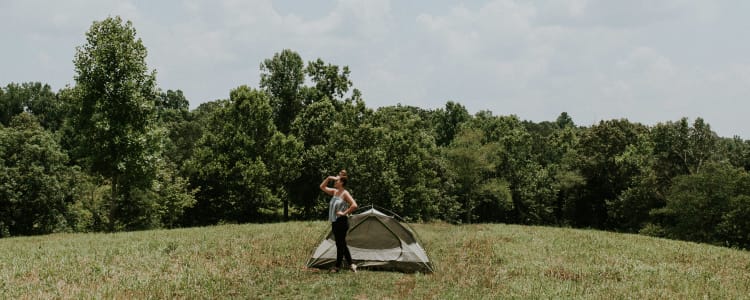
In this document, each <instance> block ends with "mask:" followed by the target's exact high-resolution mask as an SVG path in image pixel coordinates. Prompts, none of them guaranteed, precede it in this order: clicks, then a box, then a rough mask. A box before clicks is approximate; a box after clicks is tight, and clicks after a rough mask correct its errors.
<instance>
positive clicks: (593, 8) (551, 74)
mask: <svg viewBox="0 0 750 300" xmlns="http://www.w3.org/2000/svg"><path fill="white" fill-rule="evenodd" d="M748 12H750V1H745V0H737V1H677V0H658V1H654V0H622V1H619V0H607V1H595V0H570V1H567V0H548V1H525V0H494V1H493V0H487V1H445V0H437V1H436V0H432V1H387V0H383V1H380V0H372V1H370V0H326V1H291V0H284V1H271V0H257V1H241V0H218V1H217V0H215V1H152V0H145V1H135V0H117V1H101V0H100V1H93V0H92V1H83V0H67V1H56V0H50V1H34V0H0V28H2V29H1V30H0V41H2V44H1V45H0V85H2V86H5V85H6V84H8V83H10V82H27V81H40V82H43V83H49V84H50V85H52V87H53V89H55V90H58V89H60V88H62V87H64V86H65V85H66V84H70V85H74V84H75V82H74V80H73V76H74V73H75V71H74V68H73V63H72V60H73V55H74V53H75V48H76V47H77V46H80V45H83V43H84V42H85V33H86V32H87V31H88V29H89V28H90V26H91V24H92V22H93V21H95V20H102V19H104V18H106V17H108V16H117V15H119V16H121V17H122V18H123V19H126V20H131V21H132V22H133V24H134V27H135V28H136V30H137V35H138V37H140V38H141V39H142V40H143V43H144V44H145V46H146V48H147V49H148V51H149V55H148V58H147V63H148V65H149V67H150V68H152V69H155V70H156V71H157V82H158V85H159V87H161V88H162V89H164V90H167V89H180V90H182V91H183V92H184V93H185V95H186V97H187V98H188V99H189V100H190V104H191V108H195V107H197V106H198V105H199V104H200V103H203V102H207V101H212V100H216V99H226V98H228V97H229V96H228V95H229V91H230V90H231V89H233V88H235V87H237V86H239V85H243V84H247V85H249V86H251V87H257V86H258V81H259V65H260V63H261V61H262V60H264V59H266V58H270V57H272V56H273V54H274V53H277V52H280V51H281V50H283V49H287V48H288V49H292V50H294V51H296V52H297V53H299V54H300V55H301V56H302V59H303V60H305V61H310V60H314V59H316V58H322V59H323V60H324V61H326V62H329V63H333V64H336V65H340V66H343V65H348V66H349V67H350V69H351V71H352V74H351V78H352V80H353V82H354V86H355V87H356V88H359V89H360V90H361V91H362V92H363V95H364V99H365V102H366V103H367V105H368V106H369V107H372V108H377V107H381V106H387V105H395V104H398V103H401V104H404V105H412V106H419V107H422V108H439V107H444V105H445V103H446V102H447V101H449V100H452V101H455V102H459V103H461V104H463V105H464V106H466V108H467V109H468V110H469V111H470V112H471V113H475V112H477V111H479V110H490V111H492V112H493V113H494V114H495V115H509V114H515V115H517V116H518V117H519V118H521V119H524V120H532V121H535V122H540V121H552V120H555V118H556V117H557V116H558V115H559V114H560V113H561V112H563V111H565V112H568V114H570V116H572V118H573V120H574V122H575V123H576V124H578V125H583V126H588V125H591V124H594V123H596V122H598V121H599V120H606V119H613V118H627V119H629V120H630V121H633V122H641V123H644V124H647V125H654V124H656V123H658V122H666V121H674V120H678V119H680V118H681V117H688V118H689V119H690V121H691V122H692V121H693V120H694V119H695V118H696V117H702V118H703V119H705V120H706V121H707V122H708V123H709V124H710V125H711V127H712V129H713V130H714V131H716V132H717V133H718V134H719V135H721V136H725V137H731V136H734V135H740V136H741V137H742V138H744V139H749V138H750V122H747V121H745V119H746V117H747V116H748V115H750V34H749V33H750V18H748V17H747V16H748Z"/></svg>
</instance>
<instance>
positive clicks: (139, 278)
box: [0, 222, 750, 299]
mask: <svg viewBox="0 0 750 300" xmlns="http://www.w3.org/2000/svg"><path fill="white" fill-rule="evenodd" d="M413 227H414V228H415V229H416V230H417V231H418V232H419V234H420V236H421V238H422V241H423V244H424V247H425V248H426V249H427V251H428V254H429V255H430V257H431V259H432V260H433V262H434V264H435V267H436V272H435V273H433V274H402V273H397V272H382V271H367V270H363V271H361V272H359V273H357V274H353V273H351V272H340V273H335V274H331V273H327V272H325V271H319V270H315V269H312V270H308V269H306V268H305V262H306V260H307V258H308V256H309V255H310V252H311V250H312V248H313V247H315V246H316V245H317V243H318V242H319V241H318V239H319V238H320V237H321V235H322V234H323V232H324V231H325V230H327V229H328V224H327V223H326V222H290V223H280V224H264V225H223V226H215V227H204V228H190V229H178V230H155V231H142V232H127V233H116V234H54V235H48V236H40V237H23V238H10V239H2V240H0V294H1V295H2V298H21V299H23V298H27V299H39V298H118V299H120V298H170V299H172V298H190V299H192V298H266V299H275V298H355V299H383V298H390V299H401V298H416V299H424V298H440V299H458V298H461V299H469V298H580V299H602V298H633V299H665V298H667V299H675V298H682V299H684V298H690V299H695V298H710V299H716V298H722V299H741V298H749V297H750V253H749V252H745V251H738V250H732V249H726V248H720V247H714V246H709V245H701V244H694V243H686V242H679V241H671V240H663V239H654V238H650V237H645V236H639V235H627V234H617V233H610V232H601V231H593V230H576V229H566V228H546V227H528V226H515V225H487V224H481V225H463V226H455V225H448V224H443V223H436V224H417V225H414V226H413Z"/></svg>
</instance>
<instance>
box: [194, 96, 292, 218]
mask: <svg viewBox="0 0 750 300" xmlns="http://www.w3.org/2000/svg"><path fill="white" fill-rule="evenodd" d="M218 105H219V106H218V107H215V108H214V110H213V113H211V121H210V122H209V124H210V125H209V126H208V128H207V129H206V132H205V133H204V135H203V136H202V137H201V139H200V140H199V141H198V146H197V147H196V149H195V152H194V154H193V156H192V158H191V159H190V161H189V162H188V167H187V169H188V170H190V172H191V176H190V178H191V182H194V183H195V184H196V185H197V186H198V187H200V191H198V193H197V195H196V197H197V200H198V202H197V203H196V206H195V207H194V208H193V209H191V210H190V215H191V218H193V219H195V221H196V223H197V224H213V223H216V222H220V221H234V222H249V221H264V220H270V219H277V218H278V217H279V215H280V214H279V212H278V209H279V208H281V205H282V203H283V202H282V200H281V198H282V197H285V195H286V192H285V191H284V190H283V187H284V186H285V185H286V184H288V183H289V181H291V180H294V179H296V178H295V176H296V172H298V170H299V166H298V161H299V158H298V157H297V153H296V151H298V150H299V149H300V148H301V143H300V142H299V141H298V140H297V139H296V138H295V137H293V136H287V135H284V134H283V133H280V132H278V131H277V130H276V127H275V126H274V124H273V118H272V115H273V111H272V108H271V105H270V99H269V96H268V95H267V94H266V93H264V92H262V91H258V90H254V89H250V88H249V87H247V86H240V87H238V88H236V89H234V90H232V91H231V93H230V99H229V101H228V102H221V103H219V104H218ZM281 148H284V149H281Z"/></svg>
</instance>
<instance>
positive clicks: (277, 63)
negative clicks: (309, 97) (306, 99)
mask: <svg viewBox="0 0 750 300" xmlns="http://www.w3.org/2000/svg"><path fill="white" fill-rule="evenodd" d="M260 70H261V74H260V87H261V88H262V89H265V91H266V92H268V93H269V94H270V95H271V107H272V109H273V119H274V123H275V124H276V127H277V128H278V129H279V131H281V132H282V133H284V134H288V133H289V131H290V129H291V124H292V122H294V119H295V118H296V116H297V114H299V112H300V111H301V110H302V107H303V105H302V101H301V100H302V99H301V98H300V95H299V93H300V89H301V88H302V84H303V83H304V81H305V71H304V63H303V62H302V58H301V57H300V56H299V54H297V53H296V52H294V51H292V50H289V49H284V50H283V51H281V53H276V54H274V55H273V58H271V59H266V60H264V61H263V63H262V64H261V65H260Z"/></svg>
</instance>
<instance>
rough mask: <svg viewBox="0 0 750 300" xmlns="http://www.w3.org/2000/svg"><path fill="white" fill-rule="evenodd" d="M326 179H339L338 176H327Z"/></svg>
mask: <svg viewBox="0 0 750 300" xmlns="http://www.w3.org/2000/svg"><path fill="white" fill-rule="evenodd" d="M328 179H330V180H339V177H338V176H328Z"/></svg>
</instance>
